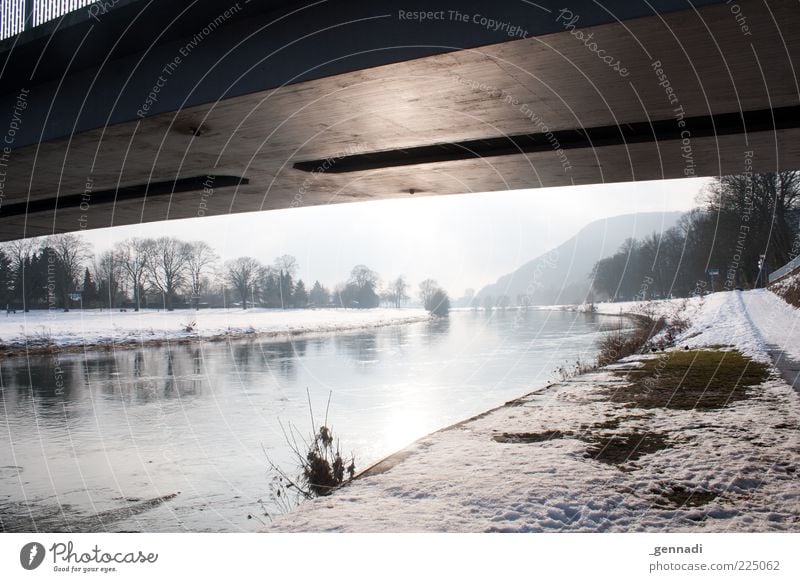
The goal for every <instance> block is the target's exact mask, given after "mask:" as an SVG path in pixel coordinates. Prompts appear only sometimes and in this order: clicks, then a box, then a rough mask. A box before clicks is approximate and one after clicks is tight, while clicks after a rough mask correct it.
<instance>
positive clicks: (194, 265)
mask: <svg viewBox="0 0 800 582" xmlns="http://www.w3.org/2000/svg"><path fill="white" fill-rule="evenodd" d="M186 251H187V256H186V271H187V274H188V279H189V291H190V292H191V294H192V301H193V302H194V308H195V309H197V307H198V305H199V303H198V302H199V300H200V298H199V295H200V291H201V290H202V285H203V280H204V279H205V277H206V275H209V274H210V273H211V272H212V271H213V268H214V265H215V264H216V262H217V261H218V260H219V256H218V255H217V253H215V252H214V249H212V248H211V245H209V244H208V243H207V242H205V241H202V240H198V241H193V242H190V243H188V246H187V248H186Z"/></svg>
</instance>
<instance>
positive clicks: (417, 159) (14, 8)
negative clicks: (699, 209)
mask: <svg viewBox="0 0 800 582" xmlns="http://www.w3.org/2000/svg"><path fill="white" fill-rule="evenodd" d="M53 6H55V8H54V7H53ZM431 6H432V5H431V3H430V2H424V1H422V0H407V1H395V0H385V1H384V0H382V1H379V2H368V1H366V0H346V1H344V0H342V1H339V0H316V1H310V2H299V1H281V0H262V1H256V0H253V1H250V0H238V1H232V0H194V1H192V2H187V3H182V2H168V1H166V0H103V1H98V2H92V3H89V2H86V1H82V0H65V1H62V2H41V1H39V0H4V1H3V2H2V4H1V8H0V16H2V22H1V23H0V35H2V36H3V37H5V38H3V39H2V40H0V87H1V89H0V93H2V95H0V142H2V144H1V145H0V240H13V239H18V238H23V237H33V236H41V235H46V234H52V233H58V232H71V231H79V230H84V229H93V228H101V227H108V226H117V225H125V224H134V223H139V222H145V221H157V220H167V219H181V218H191V217H198V216H210V215H218V214H227V213H232V212H250V211H258V210H270V209H279V208H291V207H301V206H309V205H318V204H330V203H339V202H348V201H359V200H375V199H383V198H403V197H413V196H432V195H444V194H458V193H465V192H475V191H501V190H508V189H520V188H538V187H546V186H566V185H578V184H596V183H604V182H622V181H640V180H655V179H669V178H684V177H693V176H713V175H723V174H739V173H746V172H768V171H776V170H779V169H798V168H800V128H798V125H800V85H799V84H798V79H797V71H796V70H795V65H794V63H800V58H798V57H799V56H800V38H798V35H797V34H796V31H797V30H800V9H799V8H798V6H797V4H796V2H795V1H794V0H770V1H769V2H768V3H767V2H761V1H756V0H738V1H723V0H699V1H698V0H695V1H693V2H692V3H689V2H686V1H685V0H648V1H642V2H624V1H612V2H605V3H595V2H591V1H589V0H571V1H567V0H562V1H561V2H555V1H551V0H540V1H537V2H532V1H527V0H513V1H511V0H501V1H498V2H494V3H486V2H480V1H478V0H459V1H455V0H444V1H442V2H438V3H436V6H435V7H434V8H432V7H431ZM532 195H535V193H534V194H532Z"/></svg>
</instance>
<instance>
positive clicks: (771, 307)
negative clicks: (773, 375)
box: [742, 290, 800, 391]
mask: <svg viewBox="0 0 800 582" xmlns="http://www.w3.org/2000/svg"><path fill="white" fill-rule="evenodd" d="M742 301H743V303H744V306H745V308H746V310H747V313H748V315H749V317H750V320H751V321H752V322H753V325H754V326H755V328H756V329H757V330H758V333H759V334H760V336H761V338H762V339H763V341H764V343H765V344H766V346H767V349H768V351H769V353H770V355H771V356H772V359H773V362H774V363H775V365H776V366H777V367H778V369H779V370H780V371H781V375H782V376H783V378H784V380H786V382H788V383H789V384H790V385H791V386H793V387H794V389H795V390H799V391H800V309H795V308H794V307H792V306H791V305H789V304H788V303H786V302H785V301H782V300H781V299H779V298H778V297H777V296H776V295H775V294H773V293H771V292H769V291H764V290H759V291H753V292H749V293H743V294H742Z"/></svg>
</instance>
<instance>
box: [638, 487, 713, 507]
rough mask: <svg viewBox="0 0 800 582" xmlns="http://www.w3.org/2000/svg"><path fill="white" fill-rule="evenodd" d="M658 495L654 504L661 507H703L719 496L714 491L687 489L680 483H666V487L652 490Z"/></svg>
mask: <svg viewBox="0 0 800 582" xmlns="http://www.w3.org/2000/svg"><path fill="white" fill-rule="evenodd" d="M653 493H656V494H657V495H658V498H657V499H656V501H655V505H656V506H658V507H662V508H673V507H678V508H681V507H703V506H704V505H708V504H709V503H711V502H712V501H714V500H715V499H716V498H717V497H719V494H718V493H715V492H714V491H707V490H705V489H689V488H687V487H683V486H682V485H668V486H667V487H666V489H662V490H655V489H654V490H653Z"/></svg>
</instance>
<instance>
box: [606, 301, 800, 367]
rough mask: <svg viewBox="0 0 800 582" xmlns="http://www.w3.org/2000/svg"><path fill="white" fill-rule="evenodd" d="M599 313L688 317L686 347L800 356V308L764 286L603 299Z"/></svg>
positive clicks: (757, 355) (761, 357) (757, 356)
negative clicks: (656, 297)
mask: <svg viewBox="0 0 800 582" xmlns="http://www.w3.org/2000/svg"><path fill="white" fill-rule="evenodd" d="M595 308H596V309H597V311H598V313H605V314H609V315H617V314H620V313H652V314H656V315H662V316H665V317H667V318H670V317H675V316H679V317H682V318H685V319H688V320H689V321H690V322H691V324H692V325H691V327H690V328H689V329H688V330H687V331H686V332H685V333H684V334H683V335H682V336H681V338H680V339H679V343H680V344H681V346H684V345H688V346H690V347H699V346H714V345H733V346H736V348H737V349H739V350H740V351H741V352H743V353H744V354H745V355H748V356H750V357H752V358H754V359H757V360H760V361H763V362H768V361H770V358H769V354H768V351H769V350H770V349H771V348H772V349H774V348H777V349H781V350H784V351H785V352H786V353H787V354H788V355H790V357H792V359H797V360H800V310H799V309H796V308H794V307H792V306H791V305H789V304H788V303H786V302H785V301H783V300H782V299H781V298H780V297H778V296H777V295H775V294H774V293H772V292H771V291H767V290H765V289H756V290H753V291H726V292H721V293H713V294H711V295H707V296H706V297H702V298H701V297H693V298H691V299H669V300H664V301H649V302H635V301H629V302H621V303H598V304H596V305H595Z"/></svg>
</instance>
